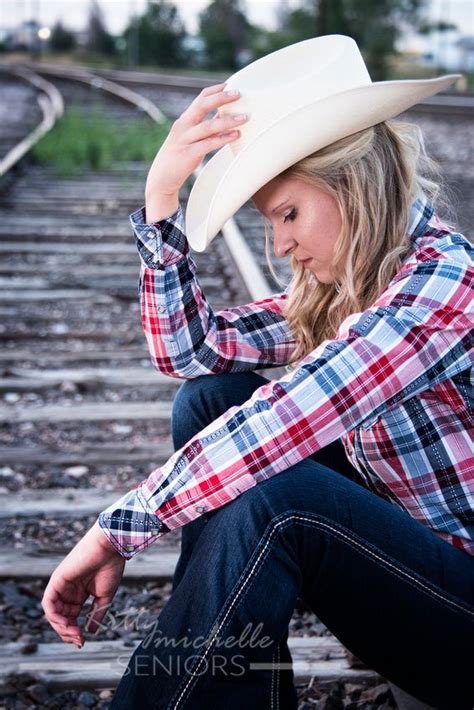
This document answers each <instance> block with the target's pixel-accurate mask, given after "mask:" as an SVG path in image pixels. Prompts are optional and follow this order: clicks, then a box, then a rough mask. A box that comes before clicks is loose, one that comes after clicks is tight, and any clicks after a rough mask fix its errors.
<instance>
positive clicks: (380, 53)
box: [253, 0, 427, 81]
mask: <svg viewBox="0 0 474 710" xmlns="http://www.w3.org/2000/svg"><path fill="white" fill-rule="evenodd" d="M426 3H427V0H301V2H300V4H299V6H298V7H296V8H294V9H292V10H288V9H286V12H282V11H281V7H280V8H279V9H280V14H279V18H280V19H281V18H283V22H282V23H281V25H280V26H279V28H278V29H277V30H276V31H275V32H271V33H269V34H268V37H267V40H266V43H263V44H264V46H262V38H261V37H260V38H259V39H260V46H257V47H255V45H254V46H253V49H254V51H255V53H256V54H257V56H262V55H263V54H266V53H268V52H269V51H274V50H275V49H279V48H280V47H285V46H287V45H289V44H292V43H293V42H299V41H301V40H304V39H309V38H310V37H318V36H320V35H326V34H344V35H348V36H349V37H353V38H354V39H355V41H356V42H357V44H358V46H359V48H360V50H361V51H362V53H363V55H364V59H365V61H366V64H367V66H368V69H369V72H370V75H371V78H372V80H373V81H382V80H384V79H386V78H387V76H388V72H389V67H390V59H391V57H392V56H393V55H396V54H397V50H396V48H395V42H396V40H397V39H398V38H399V37H400V35H401V33H402V32H403V30H404V28H405V27H406V26H407V25H410V26H413V27H414V28H415V29H418V28H421V27H422V23H423V18H422V12H423V10H424V9H425V6H426Z"/></svg>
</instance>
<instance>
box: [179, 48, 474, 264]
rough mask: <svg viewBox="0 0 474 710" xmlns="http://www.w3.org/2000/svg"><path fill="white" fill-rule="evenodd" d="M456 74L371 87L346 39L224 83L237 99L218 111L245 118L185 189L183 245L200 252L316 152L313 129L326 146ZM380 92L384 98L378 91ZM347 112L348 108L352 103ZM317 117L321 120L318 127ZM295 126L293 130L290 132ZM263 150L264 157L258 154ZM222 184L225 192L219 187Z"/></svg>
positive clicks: (282, 52)
mask: <svg viewBox="0 0 474 710" xmlns="http://www.w3.org/2000/svg"><path fill="white" fill-rule="evenodd" d="M460 76H461V75H460V74H454V75H446V76H445V77H439V78H435V79H427V80H399V81H386V82H376V83H372V80H371V77H370V74H369V72H368V70H367V67H366V65H365V62H364V59H363V57H362V54H361V52H360V50H359V47H358V46H357V43H356V42H355V40H354V39H352V37H348V36H345V35H325V36H322V37H316V38H312V39H308V40H303V41H301V42H297V43H295V44H292V45H289V46H287V47H283V48H282V49H279V50H276V51H275V52H271V53H270V54H267V55H265V56H264V57H261V58H259V59H257V60H255V61H254V62H251V63H250V64H249V65H247V66H245V67H243V68H242V69H240V70H239V71H237V72H236V73H235V74H233V75H232V76H231V77H229V79H228V80H227V81H226V88H228V89H232V88H236V89H239V91H240V92H241V95H240V97H239V98H238V99H237V100H236V101H233V102H232V103H231V104H226V105H224V106H221V107H219V109H218V113H219V114H220V115H223V114H225V113H237V112H238V113H248V114H249V120H248V121H247V122H246V123H244V124H242V125H241V126H240V127H239V130H240V138H238V139H237V140H234V141H232V142H231V143H229V144H227V145H224V146H223V147H222V148H221V149H219V150H218V151H217V152H216V153H215V154H214V155H213V156H212V158H211V159H210V160H209V161H208V162H207V163H206V164H205V165H204V167H203V168H202V169H201V172H200V173H199V175H198V177H197V179H196V181H195V183H194V185H193V187H192V189H191V192H190V195H189V199H188V205H187V210H186V234H187V237H188V241H189V243H190V245H191V246H192V247H193V248H194V249H195V250H196V251H205V249H206V248H207V247H208V245H209V244H210V242H211V241H212V240H213V239H214V237H215V236H216V235H217V233H218V232H219V230H220V229H221V228H222V226H223V224H224V223H225V222H226V221H227V219H228V218H229V217H230V216H231V215H232V214H234V213H235V211H236V210H237V209H238V208H240V207H241V206H242V205H243V204H244V203H245V202H246V201H247V199H249V197H250V196H251V195H252V194H254V192H255V191H256V190H257V189H259V188H260V187H261V186H262V185H264V184H265V183H266V182H267V181H268V180H270V179H271V178H272V177H275V176H276V175H277V174H278V173H279V172H281V171H282V170H284V169H285V168H287V167H289V165H290V164H292V163H293V162H296V161H297V160H299V159H300V158H302V157H304V156H305V155H308V154H309V153H310V152H313V150H316V149H317V148H318V133H317V131H319V132H320V134H321V135H323V136H324V140H325V142H324V141H323V144H324V145H327V144H328V143H329V142H332V141H333V140H336V139H337V138H338V137H340V138H342V137H343V136H345V135H350V133H351V132H356V131H357V130H362V128H365V127H367V126H369V125H373V123H375V122H379V121H380V120H385V118H387V117H390V116H392V115H396V113H397V110H396V109H397V107H398V106H397V102H398V103H400V111H398V113H399V112H401V111H402V110H404V109H405V107H408V106H411V105H413V103H415V102H416V101H417V100H419V98H420V97H425V96H429V95H432V94H434V93H436V91H439V90H440V89H441V88H444V86H447V85H449V83H451V82H452V81H454V80H455V79H456V78H458V77H460ZM443 79H444V80H445V81H444V83H443V82H442V80H443ZM400 87H403V90H402V92H403V93H402V92H401V88H400ZM379 89H380V90H384V91H385V93H386V94H387V95H386V96H385V94H383V95H382V94H379ZM368 92H373V93H374V95H373V100H374V101H375V102H376V98H377V96H378V95H380V98H379V105H377V104H376V105H375V106H374V107H373V108H372V106H370V105H369V106H366V101H367V100H368V99H369V96H366V94H367V93H368ZM387 92H388V93H387ZM358 96H359V99H358V98H357V97H358ZM384 97H385V103H386V107H385V105H384ZM351 100H352V101H353V105H352V106H353V109H354V112H357V111H358V112H359V114H360V117H359V116H357V115H356V116H354V117H352V116H351V115H350V114H348V115H344V114H345V111H344V109H345V103H344V102H345V101H347V102H350V101H351ZM390 101H392V103H393V102H395V103H394V106H392V103H391V102H390ZM347 109H348V111H350V109H351V105H348V106H347ZM331 110H332V111H333V112H334V115H333V114H332V113H331ZM318 111H319V113H320V116H319V114H318ZM394 111H395V113H394ZM365 115H367V118H365ZM319 118H321V120H323V119H324V122H322V123H321V124H320V125H319V126H318V123H317V121H318V119H319ZM305 119H306V123H305ZM331 123H334V125H331ZM292 124H293V125H292ZM313 126H314V135H311V128H312V127H313ZM279 127H280V128H281V131H280V133H278V129H279ZM298 127H299V128H300V131H299V132H298V130H295V132H294V133H292V129H293V128H295V129H297V128H298ZM272 129H274V133H275V137H277V138H279V139H280V141H281V142H280V144H279V145H274V146H272V145H268V143H269V142H270V143H271V137H272ZM352 129H354V130H352ZM302 131H303V133H304V134H305V135H301V132H302ZM308 132H309V135H306V134H307V133H308ZM312 143H313V144H314V146H312ZM264 147H265V148H266V150H267V151H268V150H270V151H271V153H270V154H267V153H264V152H263V148H264ZM320 147H322V146H320ZM272 149H273V150H272ZM251 156H254V157H255V164H254V165H255V172H253V170H252V169H253V165H252V164H251V163H250V164H247V165H245V160H247V162H248V163H249V161H250V158H251ZM242 159H244V160H242ZM289 160H291V162H288V161H289ZM226 181H227V187H228V191H225V190H224V187H225V185H226Z"/></svg>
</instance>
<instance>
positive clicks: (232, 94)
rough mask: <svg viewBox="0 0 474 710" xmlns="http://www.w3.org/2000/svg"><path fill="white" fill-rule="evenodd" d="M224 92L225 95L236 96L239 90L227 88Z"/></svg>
mask: <svg viewBox="0 0 474 710" xmlns="http://www.w3.org/2000/svg"><path fill="white" fill-rule="evenodd" d="M225 93H226V95H227V96H238V95H239V94H240V91H239V90H238V89H228V91H226V92H225Z"/></svg>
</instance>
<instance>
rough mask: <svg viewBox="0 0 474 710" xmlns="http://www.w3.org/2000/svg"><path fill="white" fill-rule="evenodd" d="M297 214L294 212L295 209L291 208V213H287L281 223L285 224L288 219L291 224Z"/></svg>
mask: <svg viewBox="0 0 474 710" xmlns="http://www.w3.org/2000/svg"><path fill="white" fill-rule="evenodd" d="M297 214H298V212H297V211H296V210H295V208H294V207H293V209H292V210H291V212H288V214H287V215H285V219H284V220H283V222H286V220H287V219H289V220H290V222H293V221H294V220H295V219H296V215H297Z"/></svg>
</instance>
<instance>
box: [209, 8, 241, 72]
mask: <svg viewBox="0 0 474 710" xmlns="http://www.w3.org/2000/svg"><path fill="white" fill-rule="evenodd" d="M199 32H200V35H201V37H202V38H203V40H204V43H205V47H206V53H207V68H208V69H234V70H235V69H239V68H240V63H239V59H238V53H239V50H242V49H246V48H247V46H248V43H249V41H250V37H251V35H252V26H251V24H250V23H249V21H248V20H247V18H246V16H245V11H244V10H243V9H242V7H241V0H213V2H211V3H210V4H209V5H208V6H207V7H206V8H205V9H204V10H202V12H200V13H199Z"/></svg>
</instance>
